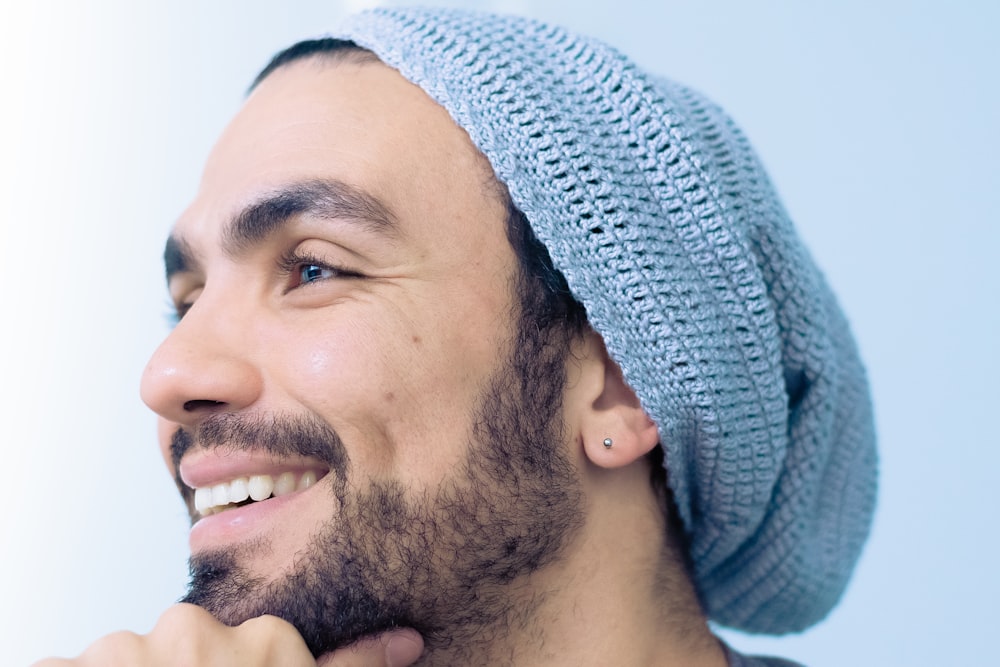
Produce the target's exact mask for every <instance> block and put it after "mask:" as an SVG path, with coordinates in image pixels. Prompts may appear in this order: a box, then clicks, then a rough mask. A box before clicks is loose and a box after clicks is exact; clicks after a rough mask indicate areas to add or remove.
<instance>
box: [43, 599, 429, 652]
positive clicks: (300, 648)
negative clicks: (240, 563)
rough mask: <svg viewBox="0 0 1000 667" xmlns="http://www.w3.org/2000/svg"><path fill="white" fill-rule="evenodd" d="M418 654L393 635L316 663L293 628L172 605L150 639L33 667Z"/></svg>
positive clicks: (418, 647) (409, 634) (418, 645)
mask: <svg viewBox="0 0 1000 667" xmlns="http://www.w3.org/2000/svg"><path fill="white" fill-rule="evenodd" d="M422 651H423V640H422V639H421V638H420V635H418V634H417V633H415V632H413V631H412V630H398V631H393V632H389V633H385V634H382V635H379V636H377V637H374V638H372V639H368V640H364V641H361V642H358V643H356V644H354V645H351V646H347V647H344V648H342V649H340V650H338V651H335V652H333V653H329V654H326V655H323V656H321V657H320V659H319V661H318V662H317V661H315V660H313V657H312V655H311V654H310V653H309V650H308V649H307V648H306V644H305V642H304V641H303V640H302V637H300V636H299V633H298V632H297V631H296V630H295V628H294V627H293V626H292V625H291V624H290V623H287V622H285V621H283V620H281V619H280V618H277V617H276V616H259V617H257V618H252V619H250V620H249V621H246V622H245V623H243V624H241V625H238V626H236V627H229V626H227V625H224V624H222V623H220V622H219V621H217V620H216V619H215V617H213V616H212V615H211V614H209V613H208V612H207V611H205V610H204V609H202V608H201V607H197V606H195V605H191V604H177V605H174V606H173V607H170V608H169V609H167V611H166V612H164V613H163V615H162V616H161V617H160V619H159V620H158V621H157V622H156V626H155V627H154V628H153V629H152V630H151V631H150V632H149V634H146V635H138V634H135V633H132V632H117V633H114V634H111V635H108V636H107V637H104V638H102V639H99V640H98V641H96V642H94V644H92V645H91V646H90V647H89V648H88V649H87V650H86V651H84V652H83V654H82V655H81V656H80V657H78V658H75V659H71V660H64V659H60V658H52V659H48V660H42V661H41V662H39V663H36V664H35V666H34V667H126V666H128V667H134V666H136V665H143V666H144V667H171V666H180V665H183V666H184V667H196V666H197V665H211V666H212V667H216V666H218V667H225V666H226V665H232V666H234V667H235V666H237V665H239V666H240V667H279V666H280V667H408V666H409V665H412V664H413V663H414V662H416V660H417V659H418V658H419V657H420V653H421V652H422Z"/></svg>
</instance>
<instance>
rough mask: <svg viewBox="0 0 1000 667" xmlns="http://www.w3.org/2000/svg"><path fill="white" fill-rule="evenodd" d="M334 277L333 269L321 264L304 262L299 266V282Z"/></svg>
mask: <svg viewBox="0 0 1000 667" xmlns="http://www.w3.org/2000/svg"><path fill="white" fill-rule="evenodd" d="M331 277H333V271H331V270H330V269H328V268H326V267H324V266H320V265H319V264H303V265H302V266H300V267H299V282H300V283H303V284H304V283H311V282H314V281H316V280H323V279H324V278H331Z"/></svg>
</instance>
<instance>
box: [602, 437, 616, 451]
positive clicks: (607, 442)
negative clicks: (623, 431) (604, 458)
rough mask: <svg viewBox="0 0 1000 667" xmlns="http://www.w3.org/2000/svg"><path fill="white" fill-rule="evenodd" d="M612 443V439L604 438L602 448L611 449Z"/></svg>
mask: <svg viewBox="0 0 1000 667" xmlns="http://www.w3.org/2000/svg"><path fill="white" fill-rule="evenodd" d="M613 444H615V443H614V441H613V440H612V439H611V438H605V439H604V448H605V449H611V445H613Z"/></svg>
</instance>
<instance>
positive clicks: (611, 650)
mask: <svg viewBox="0 0 1000 667" xmlns="http://www.w3.org/2000/svg"><path fill="white" fill-rule="evenodd" d="M401 110H405V113H404V112H401ZM316 179H323V180H324V181H326V182H330V181H336V182H338V183H342V184H346V185H347V186H349V187H350V188H351V189H352V190H353V191H359V192H364V193H367V195H369V196H371V197H374V198H376V199H377V200H378V201H379V202H381V204H382V205H383V206H384V208H385V209H386V211H387V212H388V217H389V218H391V229H389V230H388V231H386V230H385V229H383V230H381V231H379V230H375V229H373V226H372V225H371V224H364V223H365V221H363V220H360V221H359V220H357V219H350V218H349V217H344V216H341V217H336V218H321V217H318V216H315V215H298V216H293V217H292V218H291V219H289V220H288V221H286V223H285V224H284V225H281V226H280V229H278V230H277V231H276V232H275V233H272V234H268V235H266V236H265V237H263V238H261V239H256V240H254V241H253V242H252V243H245V244H242V245H240V246H239V247H233V244H232V243H229V242H227V241H226V239H227V236H226V234H225V230H226V229H227V228H228V227H230V226H231V220H232V219H233V217H234V216H236V215H237V214H238V212H239V211H241V210H243V209H245V208H246V207H247V206H248V205H250V204H252V203H253V202H255V201H259V200H260V199H261V198H262V197H265V196H267V195H268V194H269V193H273V192H274V191H275V190H278V189H282V188H287V187H288V186H289V184H294V183H302V182H306V181H314V180H316ZM504 217H505V209H504V205H503V203H502V201H501V199H500V197H499V196H498V190H497V188H496V185H495V183H494V179H493V175H492V172H491V170H490V168H489V165H488V164H487V163H486V161H485V160H484V158H483V157H482V156H481V155H480V154H479V153H478V152H477V151H476V149H475V148H474V146H472V144H471V143H470V141H469V139H468V136H467V135H466V134H465V133H464V132H463V131H462V130H461V129H460V128H458V127H457V126H456V125H455V124H454V123H453V121H451V119H450V118H449V117H448V115H447V113H446V112H445V111H444V110H443V109H442V108H441V107H439V106H438V105H437V104H435V103H434V102H433V101H432V100H431V99H430V98H428V97H427V96H426V94H424V93H423V92H422V91H421V90H420V89H418V88H416V87H415V86H413V85H411V84H409V83H408V82H406V81H405V80H404V79H403V78H402V77H401V76H399V74H398V73H396V72H395V71H394V70H392V69H390V68H388V67H385V66H384V65H381V64H378V63H365V64H356V63H349V62H348V63H337V64H330V63H326V62H321V61H317V60H309V61H304V62H298V63H293V64H291V65H289V66H286V67H284V68H282V69H280V70H278V71H276V72H275V73H273V74H272V75H271V76H269V77H268V78H267V79H266V80H265V81H264V82H263V83H262V84H261V85H260V86H259V87H258V88H257V89H256V90H255V92H254V93H253V94H252V95H251V96H250V97H249V99H248V100H247V102H246V104H245V105H244V107H243V109H242V110H241V111H240V112H239V114H238V115H237V116H236V118H235V119H234V120H233V121H232V123H231V124H230V126H229V127H228V128H227V129H226V131H225V132H224V134H223V136H222V137H221V138H220V140H219V142H218V144H217V146H216V147H215V149H214V150H213V152H212V154H211V156H210V158H209V161H208V164H207V166H206V169H205V172H204V176H203V180H202V184H201V188H200V190H199V193H198V195H197V197H196V199H195V201H194V202H193V203H192V205H191V206H190V207H189V208H188V210H187V211H185V213H184V214H183V216H182V217H181V218H180V220H179V221H178V223H177V225H176V228H175V230H174V233H173V236H174V237H175V238H177V239H180V240H182V245H183V247H184V248H185V250H186V252H187V254H188V262H187V265H186V266H185V267H183V270H181V271H179V272H177V273H176V274H175V275H174V276H173V277H172V279H171V280H170V284H169V289H170V294H171V297H172V299H173V300H174V302H175V304H176V305H177V306H178V310H179V311H181V312H182V313H183V314H184V316H183V318H182V319H181V320H180V322H179V324H178V325H177V327H176V328H175V329H174V330H173V332H172V333H171V334H170V336H169V337H168V338H167V340H166V341H165V342H164V343H163V345H162V346H161V347H160V348H159V349H158V350H157V351H156V353H155V354H154V355H153V357H152V359H151V360H150V362H149V364H148V366H147V369H146V371H145V374H144V376H143V380H142V388H141V391H142V397H143V400H144V401H145V402H146V403H147V404H148V405H149V406H150V407H151V408H152V409H153V410H155V411H156V412H157V413H158V414H159V416H160V422H159V429H158V432H159V440H160V447H161V451H162V453H163V456H164V459H165V461H166V462H167V465H168V468H169V469H170V471H171V474H176V472H177V471H176V470H175V468H174V463H173V461H172V460H171V458H172V457H171V451H170V442H171V438H172V437H173V435H174V433H175V432H176V431H177V429H178V428H179V427H184V428H188V429H196V428H197V426H198V424H199V423H201V422H202V421H204V420H205V419H206V418H207V417H209V416H211V415H213V414H217V413H219V412H226V413H240V414H250V415H268V414H296V415H307V416H309V417H313V418H318V419H320V420H323V421H324V422H325V423H327V424H328V425H329V426H330V427H332V428H333V429H334V430H335V431H336V432H337V433H338V434H339V435H340V437H341V438H342V440H343V442H344V445H345V448H346V450H347V452H348V454H349V456H350V459H351V463H352V466H353V469H354V470H356V471H363V476H361V477H360V478H355V479H354V480H353V481H352V482H351V483H353V484H358V485H361V484H363V483H364V481H363V480H364V476H367V477H368V478H370V479H373V480H395V481H398V482H399V483H400V485H401V486H402V487H403V488H405V489H407V492H408V493H409V494H410V496H411V497H412V498H420V497H424V496H427V495H428V494H433V493H434V492H435V491H436V490H437V489H439V488H440V487H441V484H442V483H443V481H444V480H448V479H450V478H451V477H453V476H454V475H455V470H456V468H457V467H458V466H459V464H460V463H461V462H462V461H463V458H464V456H465V454H466V451H467V448H468V446H469V444H468V443H469V439H470V435H469V431H470V428H471V426H472V412H473V409H474V407H475V404H474V401H475V398H476V397H477V396H479V395H480V394H481V392H482V389H483V387H484V386H485V385H486V383H487V382H488V380H489V378H490V377H491V376H492V374H493V372H494V371H495V370H496V369H497V368H498V365H499V364H500V363H501V360H502V359H504V358H505V356H504V355H505V354H506V352H507V350H506V345H507V342H508V340H509V339H510V337H511V335H512V334H513V327H514V323H513V319H512V313H513V312H514V309H515V302H514V296H513V295H512V293H511V282H512V279H513V276H514V275H515V267H516V260H515V257H514V255H513V251H512V249H511V247H510V245H509V243H508V241H507V239H506V236H505V231H504V225H503V220H504ZM369 222H370V221H369ZM290 253H297V254H300V255H301V254H307V256H308V258H307V259H306V260H305V261H300V262H298V263H293V264H292V265H290V266H285V267H281V266H279V263H280V259H281V258H282V257H285V256H287V255H289V254H290ZM289 341H291V343H289ZM566 369H567V383H566V388H565V391H564V396H563V414H562V417H563V422H564V435H565V439H564V442H561V443H553V446H559V447H564V448H565V451H566V455H567V460H568V461H569V462H570V464H571V465H572V466H573V469H574V470H575V471H576V474H577V476H578V478H579V481H580V484H581V488H582V489H583V492H584V495H585V497H586V501H585V503H584V506H585V510H586V511H585V520H584V525H583V527H582V529H581V530H580V531H579V534H578V535H576V536H575V537H574V540H573V544H572V545H570V547H569V548H568V549H567V555H566V556H565V557H564V558H563V559H561V560H560V561H559V562H558V563H557V564H555V565H552V566H548V567H545V568H543V570H541V571H539V572H537V573H535V574H533V575H531V576H530V577H525V578H523V579H521V580H518V581H516V582H515V583H514V585H512V592H511V595H512V596H521V597H523V599H524V600H525V601H529V600H530V601H532V605H531V609H532V610H533V613H532V615H531V618H530V619H529V621H530V622H526V623H524V624H523V625H522V626H521V627H517V628H513V629H512V630H511V632H510V633H509V636H506V637H503V638H502V639H501V640H498V641H497V642H494V644H493V645H492V646H483V647H481V649H480V652H479V653H477V657H478V658H480V659H481V660H477V662H479V663H480V664H504V663H510V664H520V665H530V664H546V665H552V664H567V665H568V664H574V665H582V664H621V665H628V664H635V665H641V664H653V663H656V664H684V665H721V664H725V662H724V658H723V654H722V652H721V649H720V648H719V646H718V643H717V642H715V641H714V639H713V638H712V636H711V634H710V633H709V631H708V629H707V626H706V625H705V622H704V619H703V618H701V617H700V614H699V612H697V605H696V603H695V602H694V592H693V589H692V587H691V585H690V583H689V582H687V580H686V578H685V576H684V575H683V573H682V572H676V571H673V572H672V573H669V576H665V577H663V576H659V575H657V574H655V573H659V572H663V571H664V570H670V569H671V568H673V569H674V570H676V566H675V565H672V564H670V563H669V562H667V561H665V559H664V548H663V544H662V540H658V539H650V538H649V536H650V535H663V534H664V533H665V530H666V527H665V518H664V517H665V513H664V508H663V501H662V498H659V497H658V496H657V494H656V493H655V492H654V491H653V489H652V488H651V486H650V484H649V475H650V470H649V466H648V464H647V462H646V460H645V458H644V457H645V455H646V454H647V453H648V452H649V451H650V450H651V449H652V448H653V447H655V446H656V445H657V443H658V441H659V438H658V433H657V429H656V426H655V424H653V423H652V422H651V421H650V420H649V418H648V417H647V416H646V415H645V413H644V412H643V411H642V409H641V406H640V405H639V403H638V400H637V399H636V398H635V395H634V393H633V392H632V391H631V389H630V388H629V387H628V386H627V385H626V384H625V383H624V381H623V380H622V377H621V372H620V370H619V369H618V368H617V366H616V365H615V364H614V363H613V362H612V361H610V359H609V358H608V356H607V354H606V352H605V351H604V346H603V342H602V341H601V339H600V337H599V336H598V335H597V334H595V333H593V332H592V331H589V332H587V333H586V334H585V335H584V336H583V337H582V338H581V339H580V340H578V341H576V342H575V343H574V345H573V351H572V354H571V355H570V356H569V358H568V359H567V361H566ZM609 435H611V436H613V438H614V443H615V444H614V447H612V448H611V449H608V448H606V447H604V445H603V440H604V438H605V437H608V436H609ZM241 457H242V459H241ZM234 460H235V461H237V462H240V461H242V463H240V464H241V465H242V464H247V465H253V466H257V467H258V468H265V469H268V467H269V466H270V467H276V466H280V465H281V462H280V461H274V460H272V459H268V458H267V457H260V456H256V455H254V454H253V453H252V452H250V453H248V452H239V451H237V452H230V453H229V454H227V455H226V456H220V455H219V454H218V453H217V452H212V451H204V450H199V449H198V448H195V449H193V450H190V451H189V452H188V453H187V454H186V455H185V456H184V458H183V460H182V461H181V472H182V476H183V474H187V475H188V476H191V475H194V476H197V475H198V474H201V475H202V476H203V477H204V478H205V479H207V478H208V477H210V476H211V474H212V473H210V472H205V471H206V470H208V471H211V470H213V469H219V466H223V467H225V466H227V465H228V466H232V465H234V464H233V461H234ZM247 461H249V463H247ZM307 463H308V462H307ZM213 466H214V468H213ZM198 470H201V471H202V472H201V473H198V472H191V471H198ZM333 477H334V476H333V475H330V476H326V477H322V478H321V479H320V480H319V482H318V483H317V484H316V486H315V487H313V488H312V489H310V490H307V491H305V492H303V493H301V494H298V495H297V496H296V497H295V498H293V499H292V500H290V501H289V503H287V504H286V505H285V506H284V507H285V508H286V509H277V510H274V511H271V512H269V513H266V514H265V515H264V516H263V517H262V518H256V519H254V520H253V521H247V522H246V525H242V526H240V527H238V529H236V530H233V531H229V532H226V531H211V530H205V529H199V528H198V527H196V528H195V530H194V531H193V532H192V551H193V552H194V553H197V552H198V551H199V550H204V549H212V548H227V547H234V546H239V545H245V544H247V543H255V544H256V543H263V544H266V545H267V546H266V548H259V549H249V550H246V549H244V550H243V551H241V565H242V566H243V567H245V568H246V569H247V570H248V571H249V572H251V573H252V574H253V575H254V576H255V577H259V578H261V579H263V580H264V581H275V580H279V579H281V577H282V576H283V575H284V574H286V573H288V572H289V571H290V568H291V567H292V564H293V562H294V560H295V556H296V553H297V551H298V550H299V549H300V548H301V545H303V544H305V543H306V542H308V540H309V538H310V536H311V535H312V534H313V533H314V532H315V531H316V530H317V529H318V527H320V526H322V525H324V523H325V522H328V521H329V520H330V502H329V498H330V496H331V492H332V490H331V489H330V487H329V485H330V484H332V483H333V482H332V478H333ZM268 502H270V501H268ZM266 504H267V503H262V505H266ZM220 516H226V515H225V513H224V514H223V515H220ZM667 579H669V580H670V581H671V582H672V584H671V589H670V590H671V596H672V600H673V602H672V603H670V604H666V603H665V602H664V599H663V597H662V593H663V590H662V589H663V584H662V581H663V580H667ZM692 610H694V611H692ZM665 628H666V630H665ZM670 628H677V632H676V633H675V632H672V631H670ZM181 637H183V638H185V642H184V646H185V650H186V651H187V652H186V653H183V657H180V655H179V654H178V653H177V652H176V651H175V650H174V645H175V643H176V641H177V639H178V638H181ZM296 640H298V642H297V643H296ZM420 646H421V644H420V639H419V637H415V636H414V634H413V633H411V632H407V631H399V632H396V633H389V634H386V635H383V636H382V637H380V638H378V639H377V640H374V641H373V642H369V643H363V644H360V645H358V646H355V647H349V648H346V649H341V650H339V651H336V652H335V653H332V654H329V655H326V656H322V657H321V658H320V659H319V661H318V662H315V661H313V660H312V658H311V656H310V655H309V653H308V651H305V648H304V644H302V641H301V639H300V638H298V635H297V634H296V632H295V630H294V628H292V627H291V626H290V625H288V624H287V623H285V622H284V621H280V620H279V619H275V618H273V617H260V618H258V619H251V620H250V621H247V623H244V624H242V625H238V626H236V627H228V626H225V625H222V624H220V623H218V622H217V621H215V620H214V619H212V618H211V617H210V616H208V615H207V613H206V612H204V611H202V610H200V609H198V608H196V607H193V606H191V605H178V606H177V607H174V608H172V609H171V610H168V611H167V612H166V614H164V617H163V618H162V619H161V621H160V623H159V624H158V625H157V627H156V628H154V630H153V631H152V632H151V633H150V634H149V635H146V636H136V635H131V634H126V635H112V636H111V637H109V638H105V639H104V640H101V641H99V642H98V643H97V644H95V646H94V647H92V648H91V649H90V650H88V652H87V653H85V654H84V655H83V656H81V658H80V659H78V661H77V662H73V663H70V662H51V663H40V664H45V665H49V664H51V665H55V664H87V665H89V664H162V665H167V664H213V665H219V664H237V661H239V662H238V664H243V665H246V664H260V665H267V664H278V663H277V662H275V661H274V660H275V659H274V658H273V657H274V656H276V655H280V656H281V658H280V664H282V665H287V664H295V665H298V664H301V665H311V664H320V665H342V666H343V665H354V664H365V665H380V664H392V665H407V664H411V663H412V662H413V661H414V660H416V659H417V656H418V655H419V653H420ZM490 651H492V653H491V652H490ZM164 653H166V654H167V655H163V654H164ZM290 656H296V657H295V660H298V662H295V661H293V660H292V658H291V657H290ZM248 657H249V658H252V659H254V660H257V661H258V662H256V663H250V662H247V661H246V660H247V659H248ZM425 657H426V656H425ZM437 658H438V659H437V660H435V664H450V663H449V661H448V660H447V656H446V655H445V654H441V655H439V656H437ZM115 660H119V662H118V663H116V662H114V661H115ZM171 660H173V661H171ZM226 660H231V661H232V662H226ZM428 664H429V663H428Z"/></svg>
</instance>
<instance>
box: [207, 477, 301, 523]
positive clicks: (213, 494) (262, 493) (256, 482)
mask: <svg viewBox="0 0 1000 667" xmlns="http://www.w3.org/2000/svg"><path fill="white" fill-rule="evenodd" d="M316 478H317V475H316V472H315V471H312V470H307V471H306V472H304V473H302V474H301V475H299V474H298V473H295V472H291V471H286V472H283V473H281V474H280V475H278V477H277V478H275V477H273V476H271V475H251V476H250V477H249V478H248V477H237V478H236V479H234V480H232V481H230V482H220V483H219V484H214V485H212V486H205V487H202V488H199V489H195V490H194V509H195V511H196V512H198V513H199V514H201V515H202V516H209V515H210V514H215V513H216V512H221V511H223V510H225V509H228V508H229V507H231V506H232V505H235V504H237V503H242V502H244V501H245V500H247V499H248V498H249V499H251V500H254V501H261V500H267V499H268V498H270V497H271V494H272V493H273V494H274V495H275V496H283V495H286V494H289V493H294V492H295V491H304V490H305V489H308V488H309V487H310V486H312V485H313V484H315V483H316Z"/></svg>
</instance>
